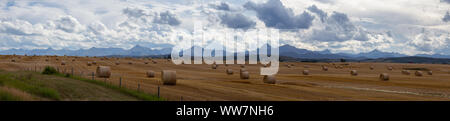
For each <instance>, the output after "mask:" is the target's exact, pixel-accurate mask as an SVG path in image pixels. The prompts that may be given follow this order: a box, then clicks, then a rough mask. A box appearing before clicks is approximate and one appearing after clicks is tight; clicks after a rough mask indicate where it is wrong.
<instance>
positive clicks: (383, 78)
mask: <svg viewBox="0 0 450 121" xmlns="http://www.w3.org/2000/svg"><path fill="white" fill-rule="evenodd" d="M379 78H380V80H382V81H388V80H389V74H387V73H382V74H380V77H379Z"/></svg>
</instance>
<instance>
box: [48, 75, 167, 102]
mask: <svg viewBox="0 0 450 121" xmlns="http://www.w3.org/2000/svg"><path fill="white" fill-rule="evenodd" d="M54 75H57V76H60V77H65V78H70V79H75V80H80V81H84V82H88V83H91V84H96V85H100V86H103V87H107V88H110V89H113V90H116V91H119V92H121V93H124V94H127V95H130V96H133V97H136V98H138V99H140V100H144V101H165V99H164V98H158V97H157V96H154V95H150V94H146V93H144V92H139V91H135V90H130V89H127V88H120V87H119V86H116V85H111V84H107V83H104V82H102V81H97V80H91V79H86V78H82V77H78V76H72V75H69V76H67V75H65V74H60V73H57V74H54Z"/></svg>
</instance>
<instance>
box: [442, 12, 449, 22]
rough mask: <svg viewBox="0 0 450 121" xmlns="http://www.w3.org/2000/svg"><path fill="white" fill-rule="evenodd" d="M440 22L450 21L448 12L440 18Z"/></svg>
mask: <svg viewBox="0 0 450 121" xmlns="http://www.w3.org/2000/svg"><path fill="white" fill-rule="evenodd" d="M442 21H444V22H449V21H450V13H449V12H448V11H447V13H446V14H445V15H444V18H442Z"/></svg>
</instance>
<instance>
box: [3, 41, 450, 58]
mask: <svg viewBox="0 0 450 121" xmlns="http://www.w3.org/2000/svg"><path fill="white" fill-rule="evenodd" d="M192 48H194V47H192ZM171 51H172V47H171V46H165V47H164V48H158V49H151V48H149V47H144V46H141V45H136V46H134V47H133V48H131V49H123V48H96V47H93V48H90V49H79V50H67V49H61V50H55V49H52V48H48V49H33V50H26V49H9V50H3V51H0V54H1V55H12V54H18V55H23V54H27V55H59V56H62V55H68V56H111V55H115V56H154V55H169V54H170V53H171ZM279 52H280V56H286V57H292V58H300V59H341V58H344V59H355V60H362V59H376V58H393V57H409V56H408V55H404V54H400V53H395V52H383V51H380V50H377V49H375V50H373V51H371V52H367V53H359V54H349V53H332V52H331V51H330V50H323V51H311V50H307V49H301V48H296V47H294V46H291V45H287V44H286V45H283V46H280V48H279ZM246 53H247V54H248V52H246ZM415 56H416V57H429V58H447V59H448V58H450V55H440V54H433V55H427V54H418V55H415Z"/></svg>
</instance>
